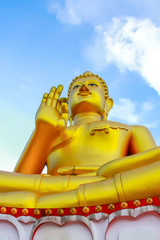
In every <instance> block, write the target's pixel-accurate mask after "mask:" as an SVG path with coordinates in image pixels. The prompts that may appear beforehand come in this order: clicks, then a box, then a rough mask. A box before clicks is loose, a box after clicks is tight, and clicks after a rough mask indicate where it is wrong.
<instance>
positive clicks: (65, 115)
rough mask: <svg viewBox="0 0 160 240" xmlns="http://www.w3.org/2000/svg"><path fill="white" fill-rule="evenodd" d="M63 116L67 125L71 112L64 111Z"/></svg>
mask: <svg viewBox="0 0 160 240" xmlns="http://www.w3.org/2000/svg"><path fill="white" fill-rule="evenodd" d="M61 117H62V118H63V119H64V120H65V122H66V125H67V123H68V120H69V114H68V113H62V115H61Z"/></svg>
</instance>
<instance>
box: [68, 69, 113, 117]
mask: <svg viewBox="0 0 160 240" xmlns="http://www.w3.org/2000/svg"><path fill="white" fill-rule="evenodd" d="M68 98H69V102H68V103H69V113H70V115H71V116H72V118H73V119H74V117H75V116H76V115H77V114H79V113H85V112H95V113H97V114H99V115H100V116H101V117H102V118H104V116H107V115H108V113H109V111H110V109H111V108H112V106H113V100H112V99H111V98H109V93H108V87H107V85H106V83H105V81H104V80H103V79H102V78H101V77H99V76H98V75H94V74H93V73H91V72H85V73H84V74H82V75H80V76H77V77H76V78H74V79H73V81H72V82H71V84H70V86H69V90H68Z"/></svg>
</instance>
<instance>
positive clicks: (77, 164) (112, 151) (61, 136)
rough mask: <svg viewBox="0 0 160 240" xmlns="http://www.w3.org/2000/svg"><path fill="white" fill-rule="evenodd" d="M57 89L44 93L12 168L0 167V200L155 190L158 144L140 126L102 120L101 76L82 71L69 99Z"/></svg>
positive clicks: (75, 198)
mask: <svg viewBox="0 0 160 240" xmlns="http://www.w3.org/2000/svg"><path fill="white" fill-rule="evenodd" d="M62 89H63V87H62V86H61V85H59V86H58V88H55V87H53V88H51V91H50V92H49V94H47V93H45V94H44V96H43V99H42V102H41V105H40V107H39V109H38V111H37V114H36V127H35V130H34V132H33V135H32V136H31V138H30V140H29V142H28V144H27V146H26V148H25V150H24V152H23V153H22V156H21V158H20V160H19V162H18V164H17V166H16V168H15V172H14V173H9V172H4V171H1V172H0V186H1V187H0V205H1V206H2V205H5V206H14V207H31V208H35V207H38V208H59V207H64V208H65V207H78V206H91V205H96V204H107V203H115V202H120V201H129V200H134V199H137V198H139V199H140V198H145V197H152V196H156V195H158V194H160V189H159V185H160V147H156V144H155V142H154V140H153V138H152V136H151V134H150V132H149V130H148V129H146V128H145V127H143V126H129V125H126V124H122V123H118V122H112V121H108V120H107V116H108V114H109V111H110V110H111V108H112V106H113V100H112V99H111V98H109V94H108V88H107V86H106V83H105V82H104V80H103V79H102V78H100V77H99V76H98V75H94V74H93V73H91V72H85V73H84V74H83V75H80V76H78V77H76V78H75V79H73V81H72V82H71V84H70V87H69V92H68V99H66V98H61V99H60V95H61V92H62ZM126 117H127V116H126ZM68 119H70V123H71V124H70V126H67V121H68ZM72 121H73V124H72ZM45 164H46V165H47V168H48V173H47V174H41V172H42V170H43V168H44V165H45Z"/></svg>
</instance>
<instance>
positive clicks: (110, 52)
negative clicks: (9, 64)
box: [86, 17, 160, 94]
mask: <svg viewBox="0 0 160 240" xmlns="http://www.w3.org/2000/svg"><path fill="white" fill-rule="evenodd" d="M95 29H96V32H97V37H96V39H95V41H94V43H93V45H91V46H90V47H88V49H86V54H87V56H88V58H89V59H90V60H92V59H93V55H92V53H94V56H95V58H94V60H93V61H92V62H93V64H94V65H96V64H98V65H99V64H100V62H102V65H101V67H102V68H103V67H104V59H105V64H106V66H107V65H108V64H111V63H112V64H115V65H116V66H117V67H118V68H120V70H121V71H123V70H125V69H128V70H130V71H136V72H137V73H139V74H140V75H141V76H142V77H143V78H144V79H145V81H146V83H147V84H148V85H149V86H151V87H152V88H154V89H155V90H156V91H157V92H158V94H160V77H159V76H160V60H159V58H160V27H157V26H155V25H154V24H153V23H152V22H151V20H149V19H144V20H138V19H135V18H133V17H130V18H125V19H113V22H112V23H111V25H110V27H108V25H107V26H105V25H100V26H98V27H96V28H95ZM100 45H101V46H103V49H102V52H101V55H102V59H101V61H100V59H99V58H98V59H96V52H97V54H98V56H101V55H100V53H99V50H100V48H99V46H100Z"/></svg>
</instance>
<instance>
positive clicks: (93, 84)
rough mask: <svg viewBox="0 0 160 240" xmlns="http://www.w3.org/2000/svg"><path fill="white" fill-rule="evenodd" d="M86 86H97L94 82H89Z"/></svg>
mask: <svg viewBox="0 0 160 240" xmlns="http://www.w3.org/2000/svg"><path fill="white" fill-rule="evenodd" d="M88 86H91V87H98V85H97V84H95V83H89V84H88Z"/></svg>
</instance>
